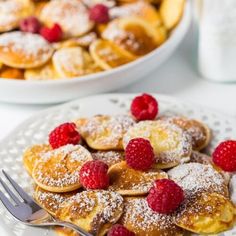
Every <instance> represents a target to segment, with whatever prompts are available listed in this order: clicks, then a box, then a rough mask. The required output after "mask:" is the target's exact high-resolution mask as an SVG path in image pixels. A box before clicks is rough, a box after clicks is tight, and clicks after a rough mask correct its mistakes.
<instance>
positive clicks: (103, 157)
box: [92, 151, 124, 166]
mask: <svg viewBox="0 0 236 236" xmlns="http://www.w3.org/2000/svg"><path fill="white" fill-rule="evenodd" d="M92 157H93V159H94V160H100V161H103V162H105V163H106V164H107V165H108V166H112V165H114V164H116V163H118V162H120V161H122V160H124V153H122V152H117V151H98V152H94V153H92Z"/></svg>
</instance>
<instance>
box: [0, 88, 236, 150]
mask: <svg viewBox="0 0 236 236" xmlns="http://www.w3.org/2000/svg"><path fill="white" fill-rule="evenodd" d="M140 94H142V92H141V93H105V94H97V95H90V96H85V97H82V98H78V99H76V100H73V101H69V102H66V103H63V104H59V105H52V106H50V107H48V108H45V109H42V110H41V111H38V112H36V113H34V114H33V115H30V116H29V117H28V118H26V119H25V120H23V121H22V122H20V123H19V124H18V125H16V126H15V127H14V128H13V129H12V130H11V131H10V132H9V133H7V134H6V135H5V136H4V137H3V138H2V139H1V141H0V148H1V146H2V145H4V143H6V142H7V141H8V140H9V139H10V138H11V137H12V135H14V133H16V132H18V131H19V130H20V129H21V127H22V126H23V127H24V126H25V125H27V124H28V123H30V121H31V120H34V119H36V118H37V117H38V116H42V115H43V114H47V113H48V112H50V111H53V110H56V109H58V108H63V107H67V106H70V105H73V104H78V103H80V102H83V100H88V99H96V98H100V97H101V98H107V99H111V98H112V97H114V96H116V97H122V98H130V97H135V96H138V95H140ZM148 94H151V95H152V96H154V97H156V98H157V100H158V98H160V99H161V100H167V101H170V100H171V101H173V102H175V103H178V102H179V103H181V104H186V105H188V106H193V107H195V108H196V109H202V110H208V112H209V111H210V112H212V113H214V114H216V115H217V116H221V117H224V118H225V117H227V119H228V120H229V121H230V122H231V123H232V124H235V125H236V118H235V117H233V116H231V115H228V114H225V113H224V112H220V111H217V110H215V109H214V108H209V107H208V106H204V105H200V104H196V103H194V102H188V101H185V100H184V99H179V98H176V97H174V96H170V95H166V94H161V93H148Z"/></svg>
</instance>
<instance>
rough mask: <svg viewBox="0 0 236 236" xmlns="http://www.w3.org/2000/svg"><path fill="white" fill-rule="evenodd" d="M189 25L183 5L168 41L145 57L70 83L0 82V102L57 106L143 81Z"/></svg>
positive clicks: (167, 56)
mask: <svg viewBox="0 0 236 236" xmlns="http://www.w3.org/2000/svg"><path fill="white" fill-rule="evenodd" d="M190 22H191V7H190V3H189V1H187V3H186V6H185V10H184V14H183V17H182V19H181V21H180V22H179V24H178V26H177V27H176V28H175V29H174V30H173V32H172V33H171V35H170V37H169V38H168V39H167V41H166V42H165V43H163V44H162V45H161V46H160V47H158V48H157V49H155V50H153V51H152V52H151V53H149V54H147V55H146V56H144V57H142V58H140V59H137V60H135V61H134V62H131V63H128V64H126V65H123V66H120V67H117V68H115V69H112V70H109V71H103V72H100V73H96V74H90V75H86V76H82V77H78V78H73V79H61V80H54V81H50V80H49V81H24V80H13V79H0V101H4V102H11V103H25V104H49V103H59V102H64V101H68V100H72V99H75V98H78V97H82V96H85V95H90V94H97V93H102V92H108V91H112V90H115V89H119V88H121V87H124V86H127V85H128V84H131V83H133V82H135V81H137V80H140V79H145V75H148V74H149V73H151V72H153V71H154V70H155V69H156V68H157V67H159V66H160V65H161V64H162V63H163V62H164V61H165V60H167V59H168V58H169V57H170V56H171V54H172V53H173V52H174V51H175V49H176V48H177V46H178V45H179V44H180V43H181V41H182V39H183V38H184V36H185V34H186V32H187V30H188V27H189V25H190Z"/></svg>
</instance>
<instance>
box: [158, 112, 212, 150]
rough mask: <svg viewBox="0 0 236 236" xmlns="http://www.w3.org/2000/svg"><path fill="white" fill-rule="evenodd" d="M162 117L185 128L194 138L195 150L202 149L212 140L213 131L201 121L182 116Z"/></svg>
mask: <svg viewBox="0 0 236 236" xmlns="http://www.w3.org/2000/svg"><path fill="white" fill-rule="evenodd" d="M162 119H166V120H168V121H169V122H172V123H174V124H176V125H178V126H179V127H180V128H182V129H183V130H185V131H186V132H187V133H188V134H189V135H190V136H191V138H192V145H193V150H195V151H200V150H202V149H203V148H205V147H206V146H207V145H208V144H209V142H210V141H211V131H210V129H209V128H208V126H207V125H206V124H204V123H203V122H201V121H198V120H194V119H188V118H185V117H180V116H174V117H163V118H162Z"/></svg>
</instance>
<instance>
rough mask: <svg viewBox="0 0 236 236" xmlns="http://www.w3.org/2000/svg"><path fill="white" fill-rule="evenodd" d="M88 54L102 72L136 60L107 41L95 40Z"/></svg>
mask: <svg viewBox="0 0 236 236" xmlns="http://www.w3.org/2000/svg"><path fill="white" fill-rule="evenodd" d="M89 52H90V54H91V56H92V58H93V60H94V61H95V62H96V63H97V65H98V66H100V67H101V68H102V69H103V70H110V69H112V68H116V67H118V66H121V65H124V64H127V63H129V62H131V61H133V60H135V59H136V57H135V56H134V55H133V54H131V53H130V52H128V51H127V50H124V49H123V48H121V47H119V46H117V45H116V44H115V43H113V42H112V41H109V40H102V39H98V40H95V41H94V42H93V43H92V44H91V45H90V47H89Z"/></svg>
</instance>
